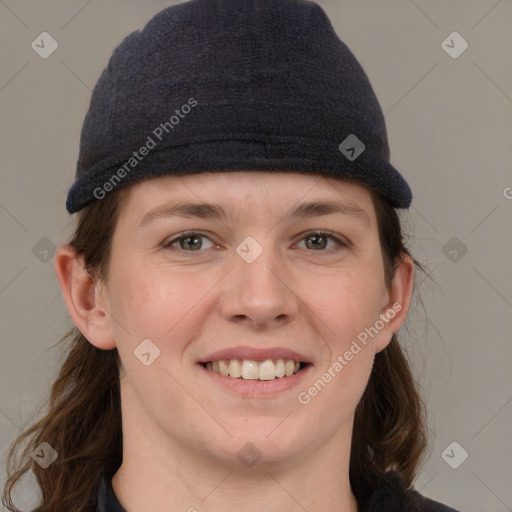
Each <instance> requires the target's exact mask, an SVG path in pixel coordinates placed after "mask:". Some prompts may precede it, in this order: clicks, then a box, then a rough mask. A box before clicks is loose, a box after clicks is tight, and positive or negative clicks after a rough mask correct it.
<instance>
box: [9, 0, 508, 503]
mask: <svg viewBox="0 0 512 512" xmlns="http://www.w3.org/2000/svg"><path fill="white" fill-rule="evenodd" d="M172 3H173V2H170V1H163V0H160V1H157V0H149V1H144V2H142V1H135V0H122V1H121V0H108V1H101V2H100V1H99V0H89V1H87V0H66V1H64V0H62V1H57V0H47V1H42V2H34V1H29V0H0V14H1V31H0V38H1V50H0V51H1V77H0V102H1V124H0V130H1V141H2V142H1V158H0V162H1V167H2V175H1V193H0V222H1V225H0V227H1V234H2V265H1V272H0V304H1V334H2V341H1V358H0V375H1V383H2V386H1V387H0V429H1V437H0V451H1V453H2V461H3V460H4V458H3V457H4V455H5V453H6V450H7V447H8V445H9V443H10V442H11V441H12V440H13V438H14V437H15V436H16V434H17V433H18V430H19V429H20V428H22V427H23V426H26V425H28V424H30V423H31V422H32V421H33V420H35V419H36V417H37V406H38V404H39V403H40V401H41V400H42V399H43V398H44V397H45V396H46V394H47V392H48V389H49V386H50V385H51V382H52V380H53V379H54V377H55V375H56V370H57V368H58V365H59V353H58V352H57V351H56V350H55V349H51V348H50V347H51V345H52V344H54V343H55V342H56V341H57V340H58V339H59V338H60V336H61V335H62V334H63V333H64V331H65V329H66V327H67V326H68V325H69V320H68V315H67V310H66V308H65V305H64V301H63V300H62V297H61V295H60V292H59V289H58V285H57V281H56V279H55V277H54V272H53V266H52V259H51V257H52V256H53V249H52V248H53V246H58V245H59V244H61V243H64V242H65V241H67V239H68V237H69V235H70V233H71V227H72V226H71V224H70V217H69V216H68V214H67V213H66V211H65V208H64V201H65V196H66V193H67V190H68V188H69V186H70V185H71V183H72V181H73V173H74V166H75V162H76V158H77V151H78V140H79V133H80V128H81V123H82V120H83V117H84V115H85V113H86V110H87V107H88V103H89V99H90V94H91V89H92V87H93V85H94V83H95V82H96V80H97V78H98V77H99V75H100V73H101V71H102V69H103V68H104V67H105V65H106V63H107V59H108V57H109V56H110V54H111V52H112V50H113V49H114V47H115V46H116V45H117V44H118V43H119V42H120V41H121V40H122V38H123V37H124V36H126V35H127V34H129V33H130V32H131V31H133V30H135V29H138V28H141V27H142V26H143V25H144V24H145V23H146V21H148V20H149V19H150V18H151V17H152V16H153V15H154V14H156V13H157V12H158V11H160V10H161V9H162V8H164V7H166V6H168V5H171V4H172ZM174 3H179V2H174ZM318 3H320V5H321V6H322V7H323V8H324V9H325V11H326V12H327V14H328V15H329V17H330V18H331V20H332V23H333V25H334V27H335V29H336V31H337V33H338V35H339V36H340V37H341V39H342V40H344V41H345V42H346V43H347V44H348V46H349V47H350V48H351V49H352V51H353V52H354V53H355V55H356V57H357V58H358V59H359V60H360V62H361V63H362V65H363V67H364V68H365V70H366V72H367V73H368V75H369V77H370V80H371V82H372V84H373V86H374V89H375V91H376V93H377V96H378V98H379V101H380V103H381V106H382V109H383V111H384V112H385V115H386V123H387V127H388V133H389V141H390V147H391V157H392V162H393V163H394V165H395V166H396V167H397V168H398V169H400V170H401V172H402V173H403V175H404V176H405V178H406V179H407V181H408V182H409V184H410V185H411V187H412V189H413V192H414V201H413V206H412V208H411V209H410V210H409V212H407V213H406V214H405V215H403V221H404V227H405V230H406V232H407V233H408V234H409V247H410V248H411V250H412V251H413V253H414V255H415V256H416V257H417V258H418V259H420V260H421V261H423V262H424V263H425V264H426V265H427V266H428V269H429V272H430V273H431V276H432V277H433V278H434V279H435V281H436V282H437V284H433V283H431V281H430V280H428V279H427V280H425V279H424V277H423V276H421V275H420V274H419V275H418V278H419V279H418V281H419V283H420V285H419V291H420V295H421V298H422V299H423V302H424V304H425V309H426V313H425V311H423V309H422V308H421V305H420V304H419V302H418V299H416V301H415V304H414V309H415V311H414V312H413V313H412V314H411V315H410V318H409V320H408V323H407V330H404V329H403V330H402V337H403V338H404V337H406V339H405V340H404V345H405V346H406V347H407V348H408V350H409V354H410V358H411V360H412V361H413V364H414V367H415V370H416V374H417V377H418V380H419V381H420V383H421V389H422V393H423V396H424V397H425V400H426V401H427V404H428V411H429V427H430V429H431V434H430V437H431V443H430V446H429V452H428V457H429V458H428V460H427V461H426V463H425V464H424V466H423V467H422V471H421V473H420V475H419V477H418V479H417V480H416V483H415V485H416V487H417V488H418V489H419V490H421V492H422V493H424V494H425V495H427V496H430V497H434V498H435V499H437V500H439V501H443V502H446V503H447V504H450V505H451V506H453V507H455V508H458V509H461V510H463V511H482V510H485V511H496V512H502V511H507V510H512V488H511V485H510V482H511V481H512V469H511V462H510V461H511V459H512V448H511V442H510V432H511V431H512V429H511V426H512V405H511V403H510V402H511V401H512V379H511V372H510V360H511V356H512V349H511V341H512V340H511V338H512V336H511V332H512V329H511V328H512V321H511V319H512V314H511V313H512V272H511V270H510V261H511V253H512V242H511V233H512V229H511V224H512V222H511V219H512V200H511V197H512V188H510V187H512V172H511V167H512V166H511V162H512V151H511V140H512V123H511V120H512V67H511V64H510V55H512V38H511V35H510V27H511V26H512V2H511V1H510V0H501V1H496V0H479V1H477V0H471V1H470V0H453V1H446V0H414V1H412V0H384V1H383V0H379V1H377V0H374V1H364V2H363V1H357V0H323V1H322V0H321V1H319V2H318ZM43 31H47V32H49V33H50V34H51V35H52V37H53V38H55V39H56V40H57V42H58V44H59V47H58V49H57V51H56V52H55V53H53V54H52V55H51V56H50V57H49V58H48V59H46V60H44V59H42V58H41V57H39V55H38V54H36V53H35V51H34V50H33V49H32V48H31V42H32V41H33V40H34V39H36V37H37V36H38V35H39V34H40V33H41V32H43ZM453 31H457V32H458V33H460V34H461V36H462V37H463V38H464V39H465V40H466V41H467V42H468V44H469V47H468V49H467V50H466V51H465V52H464V53H463V54H462V55H460V56H459V57H458V58H457V59H452V58H451V57H450V56H449V55H448V54H447V53H446V52H445V51H444V50H443V48H442V47H441V43H442V41H444V40H445V39H446V37H447V36H448V35H449V34H451V33H452V32H453ZM449 44H451V43H449ZM454 44H455V43H454ZM457 44H458V43H457ZM507 187H509V188H507ZM507 196H508V198H507ZM453 237H457V239H456V240H452V241H451V242H449V241H450V240H451V239H452V238H453ZM41 239H43V240H41ZM447 243H448V245H446V244H447ZM464 248H466V249H467V252H466V253H465V254H463V253H464ZM45 250H47V252H46V253H45V252H44V251H45ZM454 250H455V251H457V252H456V253H455V252H453V251H454ZM450 251H451V252H450ZM45 259H48V261H46V262H45V261H44V260H45ZM507 432H508V434H507ZM453 441H456V442H457V443H459V444H460V445H461V446H462V447H463V449H464V450H466V451H467V452H468V454H469V456H468V458H467V460H466V461H465V462H464V463H463V464H461V465H460V466H459V467H458V468H457V469H452V468H451V467H450V466H449V465H448V464H447V463H446V462H445V460H443V458H442V457H441V454H442V452H443V451H444V450H445V448H447V447H448V445H450V443H452V442H453ZM448 453H449V455H450V457H449V459H450V461H455V462H457V461H458V460H459V457H460V454H461V453H462V452H461V450H460V448H456V449H455V450H454V451H453V452H450V451H448ZM327 470H328V468H326V471H327ZM0 477H1V478H5V471H4V470H3V469H2V473H1V475H0ZM0 483H1V482H0ZM33 489H34V486H33V484H31V482H30V481H29V480H28V481H27V485H26V488H25V490H24V494H25V503H26V505H25V506H26V507H27V509H28V508H29V507H30V503H31V500H32V497H33Z"/></svg>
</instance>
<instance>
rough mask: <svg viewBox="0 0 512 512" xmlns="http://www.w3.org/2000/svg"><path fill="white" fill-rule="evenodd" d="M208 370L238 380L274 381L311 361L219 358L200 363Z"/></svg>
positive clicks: (295, 372)
mask: <svg viewBox="0 0 512 512" xmlns="http://www.w3.org/2000/svg"><path fill="white" fill-rule="evenodd" d="M200 364H201V366H203V368H205V369H206V370H209V371H212V372H214V373H218V374H220V375H222V376H223V377H228V378H231V379H237V380H258V381H273V380H277V379H287V378H289V377H292V376H293V375H295V374H297V373H299V372H301V371H303V370H304V369H305V368H307V367H308V366H311V363H308V362H305V361H296V360H294V359H281V358H279V359H265V360H263V361H256V360H254V359H219V360H216V361H206V362H203V363H200Z"/></svg>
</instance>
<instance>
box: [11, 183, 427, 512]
mask: <svg viewBox="0 0 512 512" xmlns="http://www.w3.org/2000/svg"><path fill="white" fill-rule="evenodd" d="M125 190H126V189H119V190H117V191H114V192H112V193H111V194H109V196H108V197H107V198H106V199H103V200H101V201H95V202H94V203H92V204H91V205H89V206H87V207H86V208H84V209H83V210H82V211H81V212H80V213H78V221H77V227H76V230H75V234H74V236H73V239H72V240H71V242H70V245H71V246H72V247H73V248H74V249H75V251H76V253H77V255H79V256H81V257H82V258H83V261H84V264H85V267H86V269H87V271H88V272H89V273H90V275H91V276H93V277H98V278H101V279H106V278H107V277H108V265H109V259H110V250H111V242H112V237H113V233H114V229H115V226H116V222H117V219H118V217H119V214H120V212H121V210H122V208H123V205H124V198H125V194H124V192H125ZM372 200H373V204H374V207H375V211H376V214H377V220H378V226H379V239H380V245H381V250H382V258H383V263H384V269H385V276H384V277H385V280H386V284H387V285H388V286H389V285H390V283H391V279H392V278H393V275H394V271H395V268H396V265H397V264H398V263H399V262H400V259H401V258H402V257H403V255H404V254H407V255H409V256H410V254H409V252H408V250H407V249H406V247H405V244H404V241H403V238H402V231H401V225H400V220H399V218H398V215H397V212H396V210H395V209H394V208H393V207H392V206H391V205H390V204H389V202H388V201H387V200H386V199H385V198H384V197H382V196H381V195H380V194H379V193H377V192H372ZM413 261H414V263H415V265H416V267H417V268H419V269H422V267H421V265H420V264H419V263H418V262H417V261H416V260H413ZM60 342H61V343H63V344H64V345H65V347H66V348H67V351H68V353H67V357H66V359H65V361H64V363H63V365H62V367H61V368H60V372H59V375H58V377H57V379H56V381H55V382H54V384H53V386H52V388H51V392H50V396H49V400H48V404H47V412H46V414H45V415H44V416H43V417H42V418H41V419H40V420H39V421H37V422H36V423H35V424H34V425H32V426H31V427H30V428H28V429H27V430H26V431H25V432H23V433H22V434H21V435H20V436H19V437H18V438H17V439H16V440H15V441H14V442H13V444H12V446H11V448H10V451H9V455H8V459H7V481H6V485H5V488H4V493H3V498H2V501H3V503H4V505H5V506H6V507H7V508H8V509H9V510H11V511H15V512H19V509H18V508H16V506H15V505H14V503H13V502H12V490H13V487H14V486H15V485H16V484H17V482H18V481H19V480H20V479H21V477H22V476H23V475H24V474H25V473H27V472H28V471H30V470H32V472H33V474H34V476H35V478H36V480H37V483H38V485H39V487H40V489H41V494H42V499H41V503H40V505H39V507H38V509H37V510H38V512H61V511H62V512H64V511H65V512H85V511H86V510H88V508H89V507H91V506H93V503H94V499H95V494H97V488H96V486H97V484H98V481H99V479H100V477H101V476H104V477H105V478H107V479H111V478H112V476H113V475H114V473H115V472H116V470H117V468H118V467H119V466H120V465H121V461H122V452H123V442H122V426H121V400H120V389H119V387H120V386H119V357H118V353H117V350H116V349H112V350H108V351H105V350H100V349H98V348H96V347H94V346H93V345H92V344H91V343H89V342H88V341H87V339H86V338H85V337H84V336H83V335H82V334H81V333H80V332H79V331H78V329H76V328H73V329H71V330H70V331H69V332H68V333H67V334H66V335H65V336H64V337H63V338H62V339H61V340H60ZM41 442H47V443H48V444H49V445H50V446H51V447H52V448H53V449H54V450H56V452H57V453H58V457H57V459H56V460H55V462H53V463H52V464H51V465H50V466H49V467H47V468H46V469H43V468H42V467H41V466H40V465H39V464H37V463H35V462H34V461H33V460H32V458H31V456H30V455H31V453H32V452H33V451H34V450H35V449H36V447H38V446H39V444H40V443H41ZM23 445H25V448H24V449H23V451H22V452H21V454H20V453H19V451H20V448H21V447H22V446H23ZM425 446H426V435H425V424H424V405H423V402H422V400H421V398H420V395H419V393H418V391H417V389H416V385H415V382H414V379H413V376H412V373H411V370H410V368H409V365H408V362H407V359H406V358H405V356H404V353H403V352H402V348H401V347H400V345H399V343H398V340H397V338H396V336H395V335H393V338H392V340H391V342H390V343H389V345H388V346H387V347H386V348H385V349H384V350H383V351H382V352H380V353H378V354H377V355H376V357H375V360H374V365H373V369H372V372H371V375H370V378H369V382H368V385H367V387H366V389H365V391H364V393H363V396H362V398H361V400H360V402H359V404H358V406H357V408H356V412H355V421H354V429H353V438H352V447H351V456H350V473H349V474H350V483H351V486H352V490H353V492H354V494H355V496H356V498H357V499H358V501H363V500H364V498H365V496H366V495H367V493H368V492H369V490H370V489H371V488H372V486H373V485H375V482H376V481H377V480H378V479H379V478H380V477H382V476H383V475H384V474H385V473H387V472H388V471H395V472H396V473H397V474H398V475H399V476H400V478H401V479H402V481H403V483H404V485H405V486H406V487H409V486H410V485H412V482H413V480H414V477H415V475H416V471H417V469H418V466H419V464H420V462H421V457H422V453H423V451H424V449H425Z"/></svg>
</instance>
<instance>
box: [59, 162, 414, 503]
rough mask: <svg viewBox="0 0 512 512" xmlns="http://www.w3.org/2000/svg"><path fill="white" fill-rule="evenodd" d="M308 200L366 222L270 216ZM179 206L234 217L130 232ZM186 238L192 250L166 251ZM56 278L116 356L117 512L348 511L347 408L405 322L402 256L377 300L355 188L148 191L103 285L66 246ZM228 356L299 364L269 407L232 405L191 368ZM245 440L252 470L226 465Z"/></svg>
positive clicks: (238, 178)
mask: <svg viewBox="0 0 512 512" xmlns="http://www.w3.org/2000/svg"><path fill="white" fill-rule="evenodd" d="M105 200H107V199H105ZM313 200H319V201H323V200H332V201H336V202H338V203H351V204H355V205H357V206H358V207H359V208H361V209H362V210H364V211H365V212H366V214H367V216H368V222H367V223H366V222H364V221H363V220H362V219H361V218H360V217H356V216H353V215H345V214H338V213H337V214H331V215H325V216H315V217H313V218H307V219H299V218H292V219H288V220H286V219H284V218H282V217H284V215H285V214H287V213H288V212H289V211H290V210H291V209H292V208H295V207H296V206H297V205H298V204H300V203H302V202H306V201H313ZM177 201H194V202H208V203H215V204H219V205H222V206H223V208H224V209H226V210H227V211H228V213H230V214H232V218H229V217H228V218H227V219H226V220H225V221H220V220H216V219H200V218H192V217H191V218H184V217H166V218H158V219H154V220H153V221H152V222H150V223H149V224H147V225H146V226H145V227H144V228H140V229H138V224H139V222H140V220H141V218H142V217H143V216H144V215H145V214H147V213H148V212H149V211H151V210H153V209H154V208H156V207H158V206H160V205H162V204H165V203H175V202H177ZM319 229H320V230H328V231H331V232H332V233H333V235H334V236H336V237H338V238H339V239H340V240H341V241H344V242H345V243H346V245H339V244H338V243H337V242H336V241H335V240H333V239H330V238H328V239H327V245H326V246H324V245H321V247H320V248H315V247H312V244H311V242H312V239H311V235H312V234H313V233H310V232H311V231H313V232H314V231H315V230H319ZM190 230H193V231H198V232H199V234H201V235H204V237H203V238H200V239H199V240H200V241H197V240H194V239H193V238H192V239H190V238H188V239H187V240H188V242H189V245H188V246H187V245H186V242H187V240H185V242H184V241H183V240H182V245H180V242H179V241H175V242H174V243H173V244H172V246H170V247H165V245H166V243H167V244H168V243H169V242H170V241H172V240H173V239H174V240H175V239H176V238H177V237H178V236H180V234H182V233H183V232H184V231H190ZM247 236H251V237H253V238H254V239H255V240H256V241H257V242H258V243H259V245H260V246H261V247H262V248H263V252H262V254H261V255H260V256H259V257H258V258H257V259H256V260H255V261H254V262H252V263H247V261H245V260H244V259H242V258H241V257H240V256H239V254H238V253H237V252H236V248H237V246H239V244H240V243H241V242H242V241H243V240H244V239H245V238H246V237H247ZM308 236H309V238H308ZM201 242H202V246H201V248H200V249H199V250H195V251H194V250H193V249H190V248H188V250H187V247H190V246H192V247H197V246H199V245H200V244H201ZM183 243H185V245H183ZM323 243H325V242H323ZM183 247H185V248H183ZM55 268H56V273H57V277H58V280H59V284H60V286H61V289H62V292H63V295H64V297H65V300H66V303H67V306H68V309H69V311H70V314H71V317H72V319H73V321H74V323H75V325H76V326H77V327H78V329H80V331H81V332H82V333H83V334H84V335H85V336H86V338H87V339H88V340H89V341H90V343H92V344H93V345H95V346H96V347H98V348H100V349H113V348H115V347H117V349H118V351H119V354H120V358H121V364H122V366H121V378H122V380H121V397H122V414H123V439H124V456H123V463H122V465H121V467H120V468H119V470H118V472H117V473H116V474H115V476H114V478H113V481H112V483H113V488H114V491H115V492H116V495H117V497H118V499H119V501H120V503H121V504H122V505H123V506H124V507H125V508H126V510H127V511H128V512H131V511H136V510H154V511H155V512H163V511H165V512H172V511H186V510H188V511H190V512H192V511H193V510H194V509H195V510H198V511H203V510H208V511H212V512H217V511H225V510H244V511H247V512H252V511H259V510H262V509H264V510H267V511H270V512H273V511H276V512H277V511H283V510H285V511H290V512H291V511H299V510H300V511H303V510H307V511H308V512H316V511H324V510H333V511H338V510H339V511H342V510H343V511H350V512H353V511H356V510H357V504H356V500H355V498H354V496H353V494H352V492H351V489H350V485H349V480H348V465H349V455H350V441H351V435H352V426H353V420H354V411H355V408H356V405H357V403H358V400H359V399H360V397H361V395H362V393H363V391H364V389H365V386H366V383H367V381H368V378H369V375H370V372H371V367H372V362H373V359H374V356H375V354H376V353H377V352H379V351H381V350H383V349H384V348H385V347H386V346H387V344H388V343H389V341H390V339H391V336H392V334H393V333H394V332H396V331H397V330H398V328H399V327H400V326H401V325H402V323H403V321H404V320H405V318H406V316H407V311H408V309H409V305H410V300H411V293H412V287H413V275H414V266H413V263H412V261H411V260H410V258H408V257H404V259H403V261H402V262H401V263H400V264H399V265H398V267H397V270H396V273H395V276H394V278H393V282H392V285H391V287H390V288H389V289H388V288H387V287H386V284H385V281H384V268H383V262H382V254H381V249H380V245H379V238H378V227H377V219H376V217H375V211H374V208H373V204H372V201H371V195H370V193H369V191H368V190H367V189H366V188H365V187H364V186H361V185H358V184H354V183H350V182H347V181H343V180H337V179H330V178H326V177H324V176H318V175H316V176H315V175H306V174H299V173H294V174H290V173H282V172H272V173H266V172H259V171H258V172H256V171H250V172H247V171H236V172H221V173H203V174H195V175H188V176H183V177H179V176H165V177H161V178H153V179H150V180H145V181H142V182H138V183H136V184H134V185H131V186H130V187H129V189H128V191H127V198H126V204H125V207H124V209H123V211H122V214H121V216H120V219H119V221H118V223H117V226H116V229H115V232H114V237H113V244H112V253H111V260H110V264H109V275H108V279H107V281H106V282H102V281H100V280H94V279H92V278H91V277H90V276H89V275H88V274H87V273H86V272H85V271H84V269H83V262H82V261H81V259H80V258H78V257H77V256H76V255H75V253H74V251H73V250H72V248H70V247H69V246H68V245H63V246H61V247H60V248H59V250H58V252H57V254H56V258H55ZM397 303H398V304H400V305H401V310H400V311H399V312H398V313H396V314H395V315H394V318H393V319H391V320H389V321H388V322H387V323H385V325H384V327H383V328H382V329H381V330H380V331H379V332H378V334H377V335H376V336H374V337H373V338H369V339H368V342H367V345H366V346H363V345H361V344H360V345H361V347H362V349H361V351H360V352H358V353H357V354H356V355H354V357H353V359H352V360H350V361H349V362H348V364H347V365H346V366H344V367H343V369H342V371H339V372H335V377H333V378H332V379H331V381H330V382H329V383H328V384H327V385H326V386H325V387H324V388H323V389H322V390H321V391H320V392H319V393H317V394H316V396H314V397H312V398H311V400H310V401H309V403H307V404H305V405H303V404H301V403H300V402H299V401H298V399H297V395H298V393H299V392H301V391H305V390H306V391H307V390H308V388H309V387H310V386H311V385H312V384H313V383H314V382H315V381H317V380H318V379H320V378H321V377H322V374H324V373H325V372H326V371H328V369H329V368H330V367H331V368H332V364H333V362H334V361H335V360H336V358H337V357H338V356H339V355H343V354H344V353H345V352H346V351H347V350H348V349H349V348H350V346H351V343H352V341H353V340H355V339H356V338H357V336H358V334H360V333H361V332H362V331H364V329H365V328H368V327H370V326H373V325H374V324H375V322H376V320H377V319H378V318H379V315H381V314H386V312H387V311H389V310H390V309H391V308H392V306H393V304H397ZM148 338H149V339H150V340H152V342H153V343H154V344H155V345H156V346H157V347H158V348H159V350H160V355H159V357H158V358H156V359H155V360H154V361H153V362H152V363H151V364H150V365H149V366H145V365H144V364H142V363H141V361H140V360H139V359H138V358H137V357H135V356H134V350H135V349H136V347H137V346H138V345H139V344H140V343H141V341H142V340H144V339H148ZM237 345H242V346H250V347H262V348H268V347H275V346H281V347H286V348H291V349H293V350H296V351H298V352H300V353H302V354H304V355H306V356H307V357H308V359H309V360H310V362H311V363H312V367H310V368H309V370H308V373H307V377H304V378H303V379H302V381H301V382H300V384H299V385H298V386H296V387H294V388H292V389H289V390H286V391H283V392H282V393H280V394H278V395H276V396H272V397H265V398H255V397H241V396H239V395H237V394H236V393H233V392H230V391H229V390H226V389H225V388H223V387H222V386H220V385H219V384H218V383H217V381H215V380H212V377H211V375H209V374H208V373H206V372H205V371H204V369H203V368H201V367H199V365H198V364H197V362H198V361H199V360H200V359H201V358H202V357H204V356H206V355H208V354H209V353H211V352H212V351H214V350H217V349H223V348H227V347H232V346H237ZM331 372H332V370H331ZM247 442H251V443H253V445H255V446H256V447H257V449H258V450H259V452H260V453H261V454H262V457H261V459H260V460H259V461H258V463H257V464H256V465H254V466H253V467H250V468H249V467H246V466H245V465H244V464H242V463H241V461H240V460H239V458H238V457H237V453H238V451H239V450H240V449H241V448H242V447H243V446H244V445H245V444H246V443H247Z"/></svg>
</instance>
